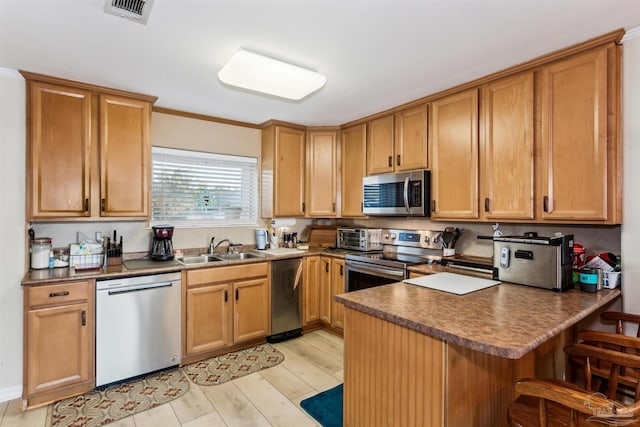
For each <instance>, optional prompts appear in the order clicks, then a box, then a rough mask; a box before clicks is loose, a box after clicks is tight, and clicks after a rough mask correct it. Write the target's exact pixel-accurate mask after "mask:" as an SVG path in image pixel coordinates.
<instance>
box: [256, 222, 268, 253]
mask: <svg viewBox="0 0 640 427" xmlns="http://www.w3.org/2000/svg"><path fill="white" fill-rule="evenodd" d="M267 239H268V238H267V230H265V229H264V228H258V229H256V249H258V250H260V251H263V250H265V249H267Z"/></svg>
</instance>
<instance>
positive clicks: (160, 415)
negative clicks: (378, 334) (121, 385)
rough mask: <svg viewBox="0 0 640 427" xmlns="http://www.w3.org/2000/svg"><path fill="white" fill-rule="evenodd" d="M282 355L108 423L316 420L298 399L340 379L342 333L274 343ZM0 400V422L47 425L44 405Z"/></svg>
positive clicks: (2, 425)
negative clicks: (238, 375) (265, 366)
mask: <svg viewBox="0 0 640 427" xmlns="http://www.w3.org/2000/svg"><path fill="white" fill-rule="evenodd" d="M274 346H275V347H277V348H278V350H280V351H281V352H282V353H283V354H284V355H285V360H284V362H282V363H281V364H279V365H277V366H274V367H273V368H269V369H265V370H263V371H260V372H256V373H253V374H251V375H247V376H246V377H242V378H238V379H236V380H233V381H230V382H227V383H225V384H221V385H218V386H198V385H196V384H193V383H192V384H191V388H190V390H189V392H188V393H187V394H186V395H184V396H182V397H181V398H180V399H177V400H174V401H173V402H170V403H166V404H164V405H162V406H158V407H157V408H154V409H151V410H149V411H145V412H141V413H139V414H136V415H133V416H130V417H127V418H124V419H122V420H120V421H118V422H115V423H111V424H108V425H109V426H112V427H134V426H135V427H165V426H166V427H173V426H185V427H218V426H221V427H224V426H226V427H236V426H252V427H253V426H283V427H288V426H291V427H304V426H317V425H318V424H317V423H316V422H315V421H314V420H313V418H311V417H309V416H308V415H307V414H306V412H304V411H303V410H302V409H301V408H300V401H302V400H303V399H306V398H307V397H309V396H313V395H314V394H316V393H318V392H321V391H324V390H327V389H329V388H331V387H334V386H336V385H338V384H340V383H341V382H342V375H343V371H342V366H343V345H342V339H341V338H340V337H337V336H335V335H332V334H330V333H329V332H326V331H314V332H311V333H308V334H305V335H304V336H302V337H300V338H296V339H294V340H290V341H286V342H283V343H278V344H274ZM20 405H21V401H20V399H16V400H12V401H10V402H2V403H0V427H18V426H19V427H47V411H48V410H49V409H50V408H49V407H43V408H37V409H33V410H30V411H26V412H22V411H21V410H20Z"/></svg>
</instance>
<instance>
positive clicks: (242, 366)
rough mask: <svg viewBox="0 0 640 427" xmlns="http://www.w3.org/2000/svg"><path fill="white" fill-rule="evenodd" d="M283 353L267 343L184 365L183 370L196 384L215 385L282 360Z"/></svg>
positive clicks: (268, 366)
mask: <svg viewBox="0 0 640 427" xmlns="http://www.w3.org/2000/svg"><path fill="white" fill-rule="evenodd" d="M283 360H284V354H282V353H280V352H279V351H278V350H277V349H276V348H275V347H273V346H271V345H269V344H263V345H258V346H255V347H251V348H248V349H246V350H240V351H236V352H234V353H228V354H224V355H222V356H217V357H213V358H211V359H207V360H203V361H202V362H197V363H193V364H191V365H187V366H185V367H184V368H183V369H184V372H185V373H186V374H187V376H188V377H189V379H190V380H191V381H193V382H194V383H196V384H198V385H217V384H222V383H224V382H227V381H230V380H233V379H235V378H239V377H243V376H245V375H248V374H251V373H252V372H257V371H260V370H262V369H266V368H270V367H272V366H275V365H277V364H279V363H280V362H282V361H283Z"/></svg>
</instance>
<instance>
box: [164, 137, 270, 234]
mask: <svg viewBox="0 0 640 427" xmlns="http://www.w3.org/2000/svg"><path fill="white" fill-rule="evenodd" d="M152 163H153V165H152V182H151V221H152V223H156V224H158V223H170V224H171V225H173V226H176V227H203V226H216V225H217V226H228V225H255V224H256V223H257V220H258V171H257V169H258V159H256V158H255V157H240V156H229V155H223V154H212V153H202V152H197V151H186V150H175V149H169V148H159V147H153V148H152Z"/></svg>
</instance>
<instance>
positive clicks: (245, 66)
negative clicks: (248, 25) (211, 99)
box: [218, 49, 327, 100]
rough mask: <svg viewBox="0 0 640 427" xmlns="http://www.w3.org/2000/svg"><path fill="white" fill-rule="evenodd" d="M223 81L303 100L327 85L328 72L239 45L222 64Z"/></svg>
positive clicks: (221, 79)
mask: <svg viewBox="0 0 640 427" xmlns="http://www.w3.org/2000/svg"><path fill="white" fill-rule="evenodd" d="M218 78H219V79H220V81H222V82H223V83H226V84H228V85H231V86H237V87H241V88H244V89H249V90H253V91H256V92H262V93H267V94H269V95H274V96H279V97H281V98H287V99H294V100H299V99H302V98H304V97H305V96H307V95H309V94H310V93H313V92H315V91H316V90H318V89H320V88H321V87H323V86H324V84H325V82H326V80H327V79H326V78H325V76H323V75H322V74H320V73H317V72H315V71H312V70H308V69H306V68H302V67H299V66H297V65H293V64H289V63H287V62H282V61H279V60H277V59H273V58H269V57H268V56H263V55H259V54H257V53H253V52H249V51H248V50H245V49H239V50H238V51H237V52H236V53H235V54H234V55H233V56H232V57H231V59H230V60H229V62H227V64H226V65H225V66H224V67H222V69H221V70H220V72H219V73H218Z"/></svg>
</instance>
